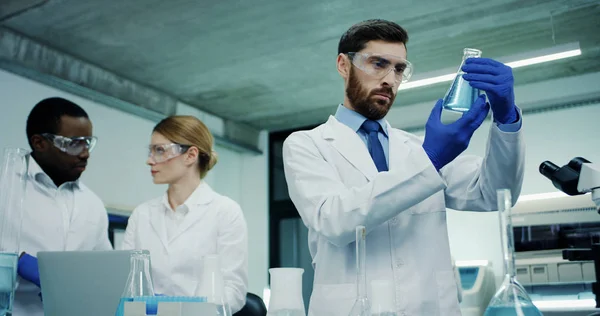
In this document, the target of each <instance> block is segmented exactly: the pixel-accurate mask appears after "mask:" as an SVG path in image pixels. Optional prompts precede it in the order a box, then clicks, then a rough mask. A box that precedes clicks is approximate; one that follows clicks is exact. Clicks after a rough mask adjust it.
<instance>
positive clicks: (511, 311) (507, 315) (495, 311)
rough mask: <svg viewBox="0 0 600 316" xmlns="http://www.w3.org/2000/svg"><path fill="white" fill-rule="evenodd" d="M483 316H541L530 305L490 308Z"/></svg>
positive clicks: (535, 308)
mask: <svg viewBox="0 0 600 316" xmlns="http://www.w3.org/2000/svg"><path fill="white" fill-rule="evenodd" d="M484 316H543V315H542V313H541V312H540V311H539V310H538V309H537V307H535V305H533V304H532V303H527V304H523V305H520V306H519V307H516V306H512V305H501V306H490V307H488V308H487V309H486V310H485V314H484Z"/></svg>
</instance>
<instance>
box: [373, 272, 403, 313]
mask: <svg viewBox="0 0 600 316" xmlns="http://www.w3.org/2000/svg"><path fill="white" fill-rule="evenodd" d="M395 292H396V291H395V289H394V282H393V281H392V280H373V281H371V315H372V316H397V315H398V314H397V313H396V304H395V302H396V299H395V298H394V293H395Z"/></svg>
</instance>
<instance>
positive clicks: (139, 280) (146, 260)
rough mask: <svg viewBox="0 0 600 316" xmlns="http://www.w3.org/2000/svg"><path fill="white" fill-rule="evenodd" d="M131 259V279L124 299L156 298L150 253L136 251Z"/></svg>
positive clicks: (126, 286) (128, 281)
mask: <svg viewBox="0 0 600 316" xmlns="http://www.w3.org/2000/svg"><path fill="white" fill-rule="evenodd" d="M130 258H131V259H130V266H129V277H128V278H127V284H126V285H125V290H124V291H123V295H122V297H124V298H135V297H143V296H154V285H153V283H152V277H151V275H150V253H149V252H148V251H146V250H134V251H132V252H131V255H130Z"/></svg>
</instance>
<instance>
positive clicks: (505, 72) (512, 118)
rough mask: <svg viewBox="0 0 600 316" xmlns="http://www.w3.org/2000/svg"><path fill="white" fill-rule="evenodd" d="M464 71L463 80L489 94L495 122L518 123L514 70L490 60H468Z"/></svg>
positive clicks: (463, 68)
mask: <svg viewBox="0 0 600 316" xmlns="http://www.w3.org/2000/svg"><path fill="white" fill-rule="evenodd" d="M462 70H463V71H464V72H466V74H464V75H463V78H464V79H465V80H466V81H468V82H469V83H470V85H471V86H472V87H473V88H476V89H480V90H483V91H485V93H486V94H487V97H488V99H489V100H490V107H491V108H492V113H494V121H496V122H498V123H500V124H512V123H514V122H516V121H517V119H518V114H517V113H518V112H517V107H516V106H515V92H514V78H513V74H512V68H510V67H509V66H506V65H505V64H503V63H501V62H498V61H495V60H493V59H490V58H468V59H467V60H466V61H465V64H464V65H463V67H462Z"/></svg>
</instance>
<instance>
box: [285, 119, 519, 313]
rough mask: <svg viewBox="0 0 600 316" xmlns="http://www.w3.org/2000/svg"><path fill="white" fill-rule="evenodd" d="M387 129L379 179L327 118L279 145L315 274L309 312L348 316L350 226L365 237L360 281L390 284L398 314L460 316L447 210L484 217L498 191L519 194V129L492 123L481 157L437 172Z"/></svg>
mask: <svg viewBox="0 0 600 316" xmlns="http://www.w3.org/2000/svg"><path fill="white" fill-rule="evenodd" d="M386 124H387V123H386ZM387 125H388V127H387V130H388V133H389V169H390V171H389V172H381V173H378V171H377V169H376V167H375V164H374V163H373V161H372V159H371V156H370V155H369V152H368V150H367V147H366V146H365V144H364V143H363V141H362V140H361V139H360V137H359V136H358V135H357V134H356V133H355V131H353V130H352V129H351V128H349V127H347V126H346V125H344V124H342V123H340V122H339V121H337V120H336V119H335V118H334V117H333V116H331V117H330V118H329V120H328V121H327V122H326V123H324V124H322V125H320V126H318V127H316V128H315V129H312V130H310V131H300V132H295V133H293V134H292V135H290V136H289V137H288V138H287V139H286V141H285V142H284V146H283V160H284V170H285V176H286V180H287V184H288V188H289V194H290V197H291V199H292V201H293V202H294V204H295V206H296V208H297V209H298V211H299V213H300V215H301V217H302V220H303V221H304V224H305V225H306V226H307V227H308V228H309V240H308V243H309V249H310V253H311V255H312V258H313V266H314V268H315V278H314V286H313V293H312V295H311V298H310V306H309V315H313V316H325V315H327V316H336V315H339V316H347V315H348V313H349V312H350V309H351V307H352V304H353V302H354V300H355V297H356V285H355V284H356V283H355V282H356V273H355V243H354V240H355V228H356V226H358V225H365V226H366V228H367V233H368V235H367V245H366V249H367V250H366V252H367V258H366V269H367V279H368V280H375V279H392V280H394V283H395V299H396V306H397V311H398V313H399V315H414V316H425V315H427V316H434V315H443V316H453V315H460V310H459V304H458V293H457V287H456V282H455V277H454V272H453V269H452V261H451V258H450V248H449V242H448V231H447V227H446V207H448V208H452V209H457V210H470V211H492V210H496V209H497V203H496V199H497V198H496V190H497V189H501V188H508V189H510V190H511V191H512V193H513V200H514V201H516V199H517V197H518V196H519V193H520V191H521V184H522V180H523V165H524V152H525V150H524V149H525V148H524V146H525V145H524V142H523V140H522V133H521V131H518V132H511V133H507V132H502V131H501V130H500V129H499V128H498V127H497V126H496V125H495V124H493V126H492V127H491V130H490V136H489V141H488V148H487V151H486V154H485V157H484V158H483V159H482V158H479V157H474V156H467V155H462V156H459V157H458V158H456V159H455V160H454V161H453V162H451V163H450V164H448V165H447V166H446V167H444V168H442V170H441V172H440V173H438V172H437V171H436V169H435V168H434V166H433V165H432V163H431V162H430V160H429V158H428V156H427V154H426V153H425V151H424V150H423V148H422V140H421V139H420V138H418V137H417V136H415V135H412V134H409V133H406V132H404V131H401V130H398V129H393V128H392V127H391V126H389V124H387ZM474 238H476V236H474ZM367 288H368V289H369V288H370V286H368V287H367ZM369 292H370V290H369Z"/></svg>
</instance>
